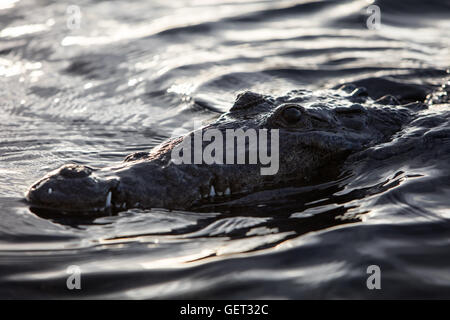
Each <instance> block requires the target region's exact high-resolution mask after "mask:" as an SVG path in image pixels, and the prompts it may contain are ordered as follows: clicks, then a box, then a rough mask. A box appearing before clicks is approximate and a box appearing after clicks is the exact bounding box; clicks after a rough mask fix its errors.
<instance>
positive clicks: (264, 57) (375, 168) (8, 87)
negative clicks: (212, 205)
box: [0, 0, 450, 299]
mask: <svg viewBox="0 0 450 320" xmlns="http://www.w3.org/2000/svg"><path fill="white" fill-rule="evenodd" d="M72 4H73V3H72ZM375 4H376V5H378V6H379V7H380V8H381V28H380V29H379V30H369V29H368V28H367V27H366V19H367V17H368V16H367V13H366V8H367V6H368V5H369V3H368V2H367V1H258V0H255V1H251V0H248V1H247V0H245V1H244V0H242V1H241V0H223V1H206V0H193V1H187V0H178V1H132V2H130V1H93V0H91V1H78V2H77V3H76V5H77V6H78V8H79V9H80V10H81V19H80V20H78V18H77V16H76V12H75V13H74V11H73V10H72V11H71V9H73V7H72V8H71V9H69V10H68V5H69V4H68V3H65V2H64V1H50V0H41V1H37V0H36V1H25V0H22V1H14V0H7V1H2V2H0V88H1V89H0V108H1V109H0V111H1V112H0V297H3V298H24V297H26V298H79V297H83V298H133V299H134V298H137V299H141V298H393V297H398V298H432V297H446V298H450V170H449V169H450V164H449V163H450V126H449V118H450V116H449V104H448V103H447V104H436V105H435V106H434V107H433V108H430V110H429V112H428V113H426V114H424V115H423V116H422V117H421V118H420V119H419V120H417V121H416V122H413V123H411V124H410V125H408V126H407V127H405V128H404V130H403V131H402V132H400V133H399V134H398V135H397V136H396V137H395V139H393V141H391V142H389V143H387V144H385V145H383V146H380V147H379V148H384V150H392V152H391V154H390V156H389V157H384V158H381V159H380V158H379V157H377V150H376V148H375V149H374V150H371V151H370V152H371V153H370V152H369V153H370V154H369V156H367V157H366V158H364V159H362V160H360V161H358V162H357V163H356V164H355V167H354V171H353V172H352V173H350V174H349V175H348V176H344V177H343V178H342V179H341V180H339V181H332V182H330V183H328V184H324V185H320V186H315V187H311V188H309V189H308V188H306V189H295V188H286V189H283V190H281V192H280V197H279V198H275V199H268V200H267V201H265V202H264V203H261V202H256V203H254V204H252V205H247V206H246V207H241V208H238V209H236V210H232V211H231V212H228V213H227V212H225V213H214V212H200V213H195V212H173V211H172V212H169V211H166V210H146V211H143V210H137V209H132V210H128V211H126V212H122V213H120V214H119V215H118V216H110V217H101V218H96V219H88V218H85V219H74V218H69V217H67V218H57V217H52V216H45V215H38V214H35V213H33V212H31V211H30V210H29V208H28V206H27V205H26V203H25V202H24V201H23V193H24V191H25V190H26V189H27V187H28V186H29V185H31V183H33V182H34V181H35V180H36V179H38V178H40V177H41V176H42V175H44V174H45V173H47V172H48V171H50V170H53V169H55V168H57V167H59V166H60V165H62V164H66V163H79V164H86V165H90V166H100V167H101V166H107V165H111V164H114V163H118V162H120V161H122V160H123V158H124V157H125V156H126V155H128V154H130V153H132V152H134V151H146V150H148V149H150V148H151V147H153V146H155V145H157V144H158V143H160V142H161V141H163V140H165V139H166V138H168V137H171V136H173V135H177V134H179V133H182V132H183V130H191V129H192V128H191V126H192V120H193V119H194V118H195V119H199V120H202V121H208V120H210V119H214V118H215V117H217V116H218V115H219V114H220V113H222V112H225V111H227V110H228V109H229V108H230V106H231V105H232V103H233V101H234V99H235V96H236V94H237V93H238V92H240V91H243V90H246V89H250V90H253V91H257V92H261V93H266V94H275V95H276V94H283V93H285V92H287V91H290V90H293V89H299V88H307V89H318V88H327V87H334V86H336V85H338V84H340V83H344V82H350V81H362V83H364V81H366V82H367V79H371V80H370V81H372V82H373V81H377V80H379V81H380V83H384V82H381V81H383V79H388V80H389V81H391V82H390V83H394V84H395V83H409V84H417V85H419V86H421V87H423V88H424V92H425V94H426V93H427V92H428V91H429V90H438V87H439V86H440V85H442V84H444V83H445V82H446V81H447V80H446V78H447V77H448V70H447V69H448V67H449V66H450V50H449V47H450V46H449V44H450V31H449V30H450V6H449V3H448V1H398V2H397V1H376V2H375ZM368 89H371V90H376V87H375V88H368ZM393 89H394V88H393ZM425 89H426V90H425ZM427 90H428V91H427ZM383 154H386V152H384V153H383ZM71 265H76V266H79V267H80V268H81V271H82V277H81V279H82V289H81V290H79V291H76V290H75V291H71V290H68V289H67V288H66V279H67V277H68V274H67V273H66V270H67V268H68V267H69V266H71ZM369 265H378V266H379V267H380V269H381V279H382V282H381V286H382V289H381V290H368V289H367V287H366V279H367V277H368V274H367V273H366V270H367V267H368V266H369Z"/></svg>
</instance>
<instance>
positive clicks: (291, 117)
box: [283, 107, 302, 124]
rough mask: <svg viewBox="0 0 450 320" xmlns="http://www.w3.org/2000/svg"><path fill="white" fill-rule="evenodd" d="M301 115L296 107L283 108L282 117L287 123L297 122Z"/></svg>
mask: <svg viewBox="0 0 450 320" xmlns="http://www.w3.org/2000/svg"><path fill="white" fill-rule="evenodd" d="M301 117H302V111H301V110H300V109H299V108H297V107H289V108H286V109H284V110H283V118H284V119H285V120H286V121H287V123H290V124H294V123H297V122H298V121H299V120H300V118H301Z"/></svg>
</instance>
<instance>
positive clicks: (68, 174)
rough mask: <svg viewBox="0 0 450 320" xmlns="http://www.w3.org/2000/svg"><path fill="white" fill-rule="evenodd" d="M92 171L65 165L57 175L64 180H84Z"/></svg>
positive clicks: (87, 168)
mask: <svg viewBox="0 0 450 320" xmlns="http://www.w3.org/2000/svg"><path fill="white" fill-rule="evenodd" d="M92 171H93V170H92V169H91V168H89V167H86V166H82V165H77V164H69V165H65V166H64V167H62V168H61V169H60V170H59V174H60V175H61V176H63V177H64V178H69V179H72V178H84V177H88V176H89V175H90V174H91V173H92Z"/></svg>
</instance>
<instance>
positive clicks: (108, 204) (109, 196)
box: [105, 191, 112, 208]
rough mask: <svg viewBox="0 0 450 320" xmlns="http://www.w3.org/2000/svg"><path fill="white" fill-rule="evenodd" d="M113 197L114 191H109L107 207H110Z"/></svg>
mask: <svg viewBox="0 0 450 320" xmlns="http://www.w3.org/2000/svg"><path fill="white" fill-rule="evenodd" d="M111 197H112V193H111V191H110V192H108V194H107V196H106V204H105V207H106V208H109V207H110V206H111Z"/></svg>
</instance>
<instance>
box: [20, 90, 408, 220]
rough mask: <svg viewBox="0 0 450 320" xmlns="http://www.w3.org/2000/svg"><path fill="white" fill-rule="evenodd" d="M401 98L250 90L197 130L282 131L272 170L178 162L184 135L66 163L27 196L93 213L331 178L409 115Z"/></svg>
mask: <svg viewBox="0 0 450 320" xmlns="http://www.w3.org/2000/svg"><path fill="white" fill-rule="evenodd" d="M349 88H350V89H349ZM397 104H399V103H398V101H397V100H396V99H395V98H394V97H389V96H387V97H382V98H380V99H379V100H378V102H375V101H373V100H371V99H370V98H369V97H368V96H367V93H366V91H365V90H364V89H363V88H356V89H353V88H351V87H348V86H347V87H346V88H342V89H341V90H323V91H317V92H311V91H307V90H296V91H292V92H290V93H288V94H287V95H285V96H281V97H277V98H274V97H271V96H262V95H259V94H256V93H253V92H249V91H247V92H245V93H242V94H240V95H239V96H238V98H237V100H236V102H235V103H234V105H233V107H232V108H231V109H230V111H229V112H227V113H225V114H223V115H222V116H221V117H220V118H218V119H217V120H216V121H215V122H213V123H211V124H209V125H207V126H205V127H203V128H201V129H198V130H202V131H203V132H205V130H207V129H218V130H220V131H221V132H223V133H224V136H225V130H226V129H227V128H228V129H238V128H242V129H244V130H247V129H249V128H253V129H279V170H278V172H277V174H275V175H261V171H260V169H261V165H260V164H211V165H208V164H175V163H173V161H171V151H172V149H173V148H174V147H175V146H177V145H178V144H179V143H180V142H181V141H182V138H181V137H180V138H176V139H172V140H169V141H167V142H165V143H163V144H161V145H160V146H158V147H156V148H154V149H153V150H151V151H150V152H139V153H135V154H131V155H129V156H128V157H127V158H126V159H125V161H124V162H123V163H121V164H118V165H116V166H113V167H108V168H102V169H96V168H90V167H87V166H81V165H73V164H72V165H65V166H63V167H61V168H59V169H57V170H56V171H53V172H51V173H49V174H48V175H46V176H45V177H43V178H42V179H40V180H39V181H38V182H36V183H35V184H33V185H32V186H31V187H30V188H29V190H28V191H27V192H26V199H27V200H28V201H29V203H30V204H31V206H33V207H39V208H48V209H56V210H59V211H61V212H84V213H86V212H88V213H89V212H95V211H98V210H100V211H101V210H105V208H107V207H109V206H111V207H113V208H133V207H138V208H155V207H158V208H159V207H161V208H168V209H184V210H187V209H191V208H193V206H196V205H197V204H199V203H201V202H202V201H205V198H209V199H207V200H208V201H213V200H212V199H214V200H215V201H217V200H220V199H225V197H228V196H230V194H231V195H233V196H239V195H240V194H248V193H251V192H252V191H256V190H267V189H273V188H277V187H280V186H283V185H284V186H286V185H292V184H295V185H310V184H314V183H317V182H321V181H326V180H331V179H333V178H336V176H337V175H338V174H339V172H340V170H341V167H342V164H343V163H344V161H345V159H346V158H347V157H348V156H349V155H351V154H355V153H357V152H359V151H361V150H365V149H366V148H368V147H371V146H374V145H376V144H379V143H382V142H385V141H388V140H389V139H390V138H391V137H392V135H393V134H395V133H396V132H397V131H399V130H400V129H401V127H402V126H403V125H404V124H405V123H407V122H409V121H411V119H412V114H411V112H410V110H408V109H407V108H403V107H401V106H394V105H397ZM195 132H196V131H193V132H191V133H189V134H190V135H193V134H195ZM208 144H209V142H204V143H203V147H205V146H206V145H208ZM247 147H248V142H247ZM269 152H270V150H269ZM224 153H226V150H225V151H224ZM212 186H213V189H214V190H213V192H211V189H212V188H211V187H212Z"/></svg>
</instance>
